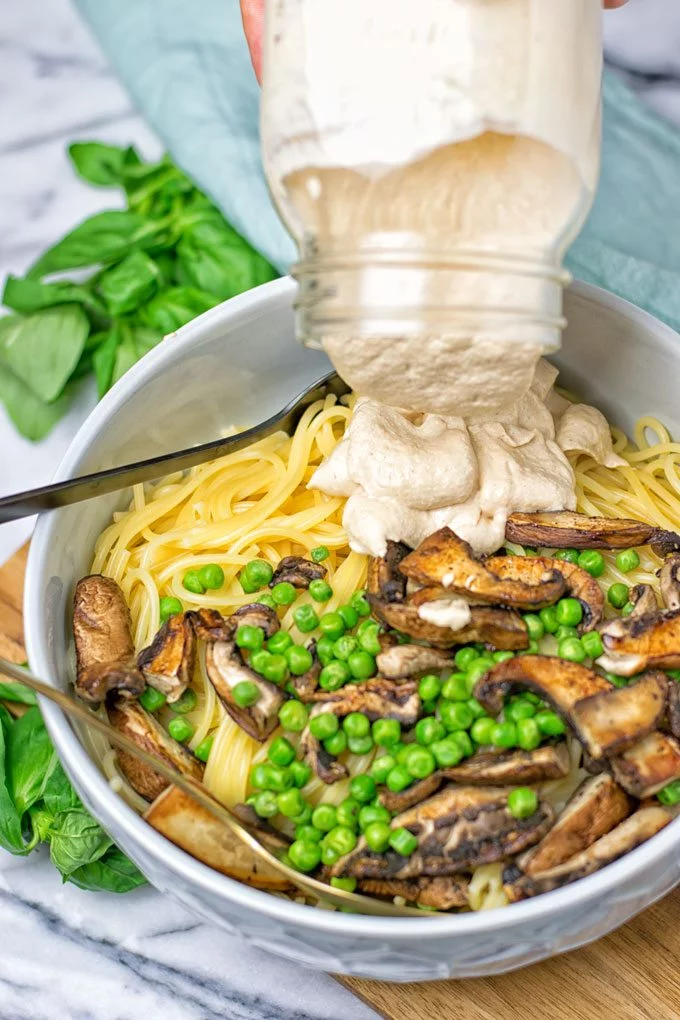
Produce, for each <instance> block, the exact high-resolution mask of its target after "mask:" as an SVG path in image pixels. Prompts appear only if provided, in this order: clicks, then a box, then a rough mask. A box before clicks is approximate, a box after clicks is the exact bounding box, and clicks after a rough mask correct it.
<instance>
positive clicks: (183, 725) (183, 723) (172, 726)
mask: <svg viewBox="0 0 680 1020" xmlns="http://www.w3.org/2000/svg"><path fill="white" fill-rule="evenodd" d="M168 733H169V734H170V736H171V737H172V738H173V740H177V741H179V743H180V744H186V742H187V741H188V740H191V738H192V737H193V735H194V727H193V726H192V725H191V723H190V722H189V720H188V719H183V718H182V717H181V716H179V715H176V716H175V718H174V719H171V720H170V722H169V723H168Z"/></svg>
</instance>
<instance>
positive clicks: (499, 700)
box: [473, 655, 615, 717]
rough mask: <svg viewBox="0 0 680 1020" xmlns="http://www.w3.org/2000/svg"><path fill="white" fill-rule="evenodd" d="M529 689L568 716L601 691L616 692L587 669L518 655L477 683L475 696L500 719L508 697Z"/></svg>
mask: <svg viewBox="0 0 680 1020" xmlns="http://www.w3.org/2000/svg"><path fill="white" fill-rule="evenodd" d="M517 687H522V688H526V689H527V690H529V691H533V692H534V694H538V695H539V696H540V697H541V698H544V699H545V700H546V701H549V702H550V703H551V704H552V705H553V707H554V708H555V710H556V711H557V712H559V713H560V715H563V716H567V717H568V716H569V713H570V712H571V710H572V708H573V707H574V705H575V704H576V702H577V701H580V700H581V699H582V698H587V697H589V696H590V695H591V694H599V693H600V692H601V691H611V690H614V689H615V688H614V685H613V684H610V682H609V681H608V680H606V679H605V678H604V677H603V676H600V675H599V674H598V673H595V672H594V670H592V669H587V668H586V666H580V665H579V664H578V663H576V662H568V661H567V660H566V659H558V658H556V657H554V656H549V655H518V656H517V658H515V659H508V661H507V662H499V663H498V665H497V666H494V667H493V668H492V669H490V670H489V672H488V673H486V674H485V676H483V677H482V678H481V679H480V680H478V681H477V683H476V685H475V689H474V691H473V694H474V696H475V698H476V699H477V700H478V701H479V702H481V704H482V705H483V706H484V708H486V710H487V711H488V712H489V714H490V715H494V716H495V715H498V713H499V712H500V711H501V709H502V708H503V702H504V699H505V696H506V694H509V693H510V692H511V691H512V690H514V689H515V688H517Z"/></svg>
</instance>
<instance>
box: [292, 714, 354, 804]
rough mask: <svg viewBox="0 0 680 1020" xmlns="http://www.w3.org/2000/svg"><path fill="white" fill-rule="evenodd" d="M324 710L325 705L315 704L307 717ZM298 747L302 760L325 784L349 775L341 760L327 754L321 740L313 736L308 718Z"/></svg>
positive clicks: (310, 717)
mask: <svg viewBox="0 0 680 1020" xmlns="http://www.w3.org/2000/svg"><path fill="white" fill-rule="evenodd" d="M326 711H329V709H327V708H326V706H325V705H315V706H314V708H313V709H312V711H311V712H310V713H309V719H310V720H311V719H313V718H314V717H315V716H317V715H320V714H321V713H322V712H326ZM331 711H332V709H331ZM300 748H301V750H302V756H303V758H304V760H305V761H306V762H307V764H308V765H309V766H311V769H312V771H313V772H314V775H315V776H318V777H319V779H320V780H321V781H322V782H323V783H326V785H327V786H330V785H331V784H332V783H337V782H339V780H341V779H346V778H347V776H348V775H349V773H348V771H347V768H346V767H345V766H344V765H343V764H342V762H339V761H338V760H337V758H335V757H334V755H332V754H329V752H328V751H327V750H326V748H325V747H323V745H322V744H321V741H320V740H318V739H317V738H316V737H315V736H314V734H313V733H312V731H311V729H310V728H309V720H308V721H307V725H306V726H305V728H304V730H303V731H302V735H301V736H300Z"/></svg>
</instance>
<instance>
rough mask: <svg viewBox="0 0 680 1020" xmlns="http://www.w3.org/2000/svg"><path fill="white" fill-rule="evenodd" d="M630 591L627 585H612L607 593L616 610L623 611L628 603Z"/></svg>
mask: <svg viewBox="0 0 680 1020" xmlns="http://www.w3.org/2000/svg"><path fill="white" fill-rule="evenodd" d="M628 591H629V589H628V585H627V584H621V583H619V584H612V585H610V586H609V591H608V592H607V601H608V602H609V604H610V605H611V606H614V608H615V609H623V607H624V606H625V604H626V602H627V601H628Z"/></svg>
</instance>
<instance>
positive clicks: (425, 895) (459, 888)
mask: <svg viewBox="0 0 680 1020" xmlns="http://www.w3.org/2000/svg"><path fill="white" fill-rule="evenodd" d="M468 885H469V882H468V879H467V878H462V877H461V876H458V875H452V876H451V877H450V878H412V879H408V880H406V879H404V880H402V881H399V880H392V881H387V882H380V881H376V880H375V879H371V878H368V879H366V880H365V881H364V882H359V892H362V893H367V894H368V895H369V896H378V897H380V898H381V899H390V900H391V899H393V898H394V897H395V896H401V897H402V898H403V899H405V900H407V901H408V902H410V903H417V904H418V905H419V906H421V907H430V908H432V909H434V910H455V909H456V908H457V907H467V905H468V896H467V894H468Z"/></svg>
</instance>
